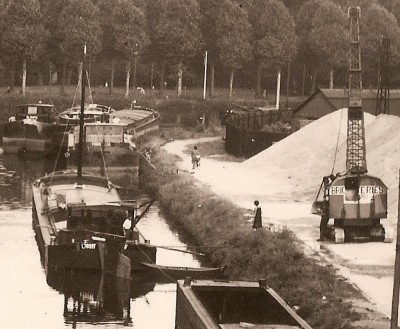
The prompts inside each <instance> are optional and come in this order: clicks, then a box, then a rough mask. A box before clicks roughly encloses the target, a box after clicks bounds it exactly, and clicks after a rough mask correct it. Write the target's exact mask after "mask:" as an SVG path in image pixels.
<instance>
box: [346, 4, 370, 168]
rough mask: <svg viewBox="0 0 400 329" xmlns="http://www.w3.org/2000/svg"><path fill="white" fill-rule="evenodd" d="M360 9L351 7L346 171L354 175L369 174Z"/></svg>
mask: <svg viewBox="0 0 400 329" xmlns="http://www.w3.org/2000/svg"><path fill="white" fill-rule="evenodd" d="M360 12H361V10H360V7H350V8H349V11H348V16H349V20H350V59H349V109H348V119H347V150H346V170H347V172H349V173H352V174H365V173H366V172H367V163H366V154H365V153H366V152H365V131H364V113H363V110H362V105H361V98H362V83H361V49H360V17H361V15H360Z"/></svg>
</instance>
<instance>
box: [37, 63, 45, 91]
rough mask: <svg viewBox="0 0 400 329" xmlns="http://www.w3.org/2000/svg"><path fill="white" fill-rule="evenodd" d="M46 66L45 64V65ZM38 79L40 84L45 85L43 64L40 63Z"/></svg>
mask: <svg viewBox="0 0 400 329" xmlns="http://www.w3.org/2000/svg"><path fill="white" fill-rule="evenodd" d="M43 66H44V65H43ZM37 79H38V82H37V83H38V86H43V73H42V65H40V68H39V70H38V73H37Z"/></svg>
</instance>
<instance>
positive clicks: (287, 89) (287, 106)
mask: <svg viewBox="0 0 400 329" xmlns="http://www.w3.org/2000/svg"><path fill="white" fill-rule="evenodd" d="M289 85H290V59H289V60H288V64H287V77H286V104H285V107H286V108H289Z"/></svg>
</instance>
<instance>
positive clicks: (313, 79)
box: [311, 67, 318, 94]
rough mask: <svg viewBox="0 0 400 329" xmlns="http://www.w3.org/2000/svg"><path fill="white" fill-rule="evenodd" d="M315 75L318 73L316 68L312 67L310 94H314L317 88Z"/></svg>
mask: <svg viewBox="0 0 400 329" xmlns="http://www.w3.org/2000/svg"><path fill="white" fill-rule="evenodd" d="M317 75H318V69H317V68H316V67H314V70H313V75H312V85H311V94H314V93H315V91H316V90H317Z"/></svg>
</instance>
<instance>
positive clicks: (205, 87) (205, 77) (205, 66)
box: [203, 50, 207, 99]
mask: <svg viewBox="0 0 400 329" xmlns="http://www.w3.org/2000/svg"><path fill="white" fill-rule="evenodd" d="M206 91H207V50H206V54H205V56H204V85H203V99H206Z"/></svg>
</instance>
